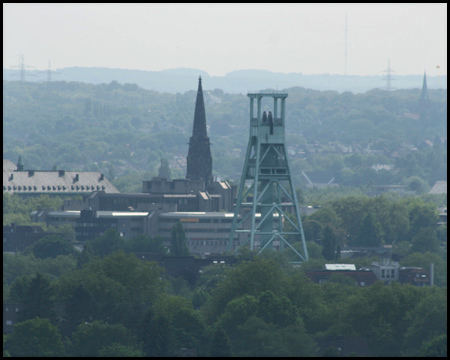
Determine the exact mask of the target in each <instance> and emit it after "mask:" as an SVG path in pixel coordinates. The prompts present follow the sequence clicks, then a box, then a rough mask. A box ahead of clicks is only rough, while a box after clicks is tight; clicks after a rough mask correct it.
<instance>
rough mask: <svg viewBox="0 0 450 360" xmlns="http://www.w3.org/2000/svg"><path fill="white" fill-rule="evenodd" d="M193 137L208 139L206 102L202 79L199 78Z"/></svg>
mask: <svg viewBox="0 0 450 360" xmlns="http://www.w3.org/2000/svg"><path fill="white" fill-rule="evenodd" d="M192 136H198V137H206V115H205V102H204V101H203V89H202V77H201V76H199V77H198V90H197V100H196V101H195V113H194V128H193V130H192Z"/></svg>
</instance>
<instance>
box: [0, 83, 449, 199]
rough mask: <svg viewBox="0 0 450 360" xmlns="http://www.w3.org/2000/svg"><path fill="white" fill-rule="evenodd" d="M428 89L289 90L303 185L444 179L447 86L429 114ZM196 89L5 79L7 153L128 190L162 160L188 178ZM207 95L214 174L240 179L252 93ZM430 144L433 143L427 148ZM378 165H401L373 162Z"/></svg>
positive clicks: (296, 167)
mask: <svg viewBox="0 0 450 360" xmlns="http://www.w3.org/2000/svg"><path fill="white" fill-rule="evenodd" d="M420 86H421V84H418V86H417V87H418V89H415V90H397V91H392V92H386V91H382V90H373V91H369V92H367V93H364V94H352V93H350V92H344V93H338V92H334V91H314V90H308V89H304V88H299V87H296V88H290V89H286V90H285V91H286V92H287V93H288V94H289V97H288V99H287V101H286V119H287V122H286V134H287V135H286V143H287V145H288V147H289V148H290V150H291V166H292V168H293V171H292V173H293V174H294V178H295V183H296V184H298V185H300V184H303V183H304V182H305V179H304V178H303V176H302V175H301V171H302V170H303V171H313V170H314V171H324V170H326V171H329V172H331V173H332V174H333V176H334V177H335V179H336V180H335V182H336V183H339V184H342V185H349V186H362V185H369V184H372V185H373V184H375V185H376V184H381V185H385V184H404V185H408V186H409V188H410V189H411V190H415V191H418V192H425V191H427V190H428V189H429V187H430V186H432V185H433V184H434V183H435V182H436V180H445V179H446V166H447V161H446V159H447V150H446V145H445V146H444V145H443V144H442V143H441V139H440V137H442V136H443V134H445V133H446V130H447V102H446V91H444V90H429V93H430V98H431V101H432V106H431V107H430V109H429V112H428V114H427V116H425V115H424V116H422V117H420V116H419V107H418V98H419V94H420V89H419V87H420ZM192 88H193V89H192V91H188V92H186V93H184V94H181V93H177V94H168V93H157V92H154V91H149V90H144V89H141V88H139V87H138V86H137V85H133V84H124V85H120V84H119V83H117V82H115V81H113V82H111V83H109V84H100V85H92V84H83V83H76V82H69V83H67V82H63V81H61V82H51V83H24V84H21V83H20V82H10V81H4V82H3V130H4V131H3V154H4V155H3V156H4V157H5V158H7V159H10V160H12V161H14V162H16V161H17V158H18V156H19V154H22V155H23V160H24V165H25V168H30V169H43V170H49V169H53V168H54V167H55V166H56V167H57V168H59V169H66V170H98V171H101V172H103V173H105V174H106V175H107V176H108V177H109V178H110V179H111V180H114V184H115V185H116V186H118V188H119V190H121V191H131V192H137V191H139V190H140V188H141V181H142V180H143V179H145V178H146V179H149V178H151V177H152V176H156V175H157V174H158V167H159V165H160V162H161V159H164V160H168V161H169V162H170V166H171V172H172V177H173V178H177V177H184V176H185V170H184V167H183V166H184V165H183V164H182V163H183V161H185V159H186V155H187V150H188V145H187V143H188V141H189V137H190V136H191V135H192V123H193V115H194V106H195V96H196V84H195V82H194V83H193V86H192ZM204 97H205V106H206V115H207V123H208V135H209V136H210V139H211V143H212V144H213V145H212V148H211V150H212V155H213V172H214V173H216V174H218V175H219V176H220V177H223V178H229V179H232V180H235V181H236V180H238V179H239V178H240V174H241V172H242V166H243V158H242V156H243V154H245V151H246V147H247V143H248V132H249V125H248V114H249V102H248V98H247V97H246V96H244V95H240V94H226V93H224V92H223V91H222V90H220V89H215V90H213V91H204ZM265 101H267V102H265ZM267 106H271V104H270V101H269V100H264V101H263V107H267ZM424 140H429V141H431V142H432V143H433V147H429V146H424V147H423V148H422V147H421V144H422V143H423V141H424ZM350 147H351V150H348V149H350ZM413 148H416V150H414V149H413ZM345 149H347V150H345ZM411 149H412V150H411ZM347 151H350V152H347ZM377 164H381V165H389V166H394V167H393V168H392V169H390V170H389V169H381V170H378V169H375V168H372V166H373V165H377Z"/></svg>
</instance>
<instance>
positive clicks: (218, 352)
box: [209, 325, 232, 357]
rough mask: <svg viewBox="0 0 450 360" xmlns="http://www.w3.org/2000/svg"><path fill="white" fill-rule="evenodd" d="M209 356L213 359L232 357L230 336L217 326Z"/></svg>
mask: <svg viewBox="0 0 450 360" xmlns="http://www.w3.org/2000/svg"><path fill="white" fill-rule="evenodd" d="M209 354H210V356H211V357H231V356H232V352H231V346H230V341H229V340H228V336H227V334H226V333H225V330H223V328H222V327H220V326H218V325H217V326H215V327H214V330H213V335H212V339H211V345H210V350H209Z"/></svg>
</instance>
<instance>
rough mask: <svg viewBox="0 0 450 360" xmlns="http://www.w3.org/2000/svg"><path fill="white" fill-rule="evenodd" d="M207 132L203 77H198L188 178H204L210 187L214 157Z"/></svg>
mask: <svg viewBox="0 0 450 360" xmlns="http://www.w3.org/2000/svg"><path fill="white" fill-rule="evenodd" d="M209 145H210V143H209V137H208V136H207V133H206V115H205V103H204V101H203V90H202V78H201V77H199V78H198V91H197V100H196V102H195V112H194V127H193V130H192V136H191V139H190V141H189V151H188V156H187V173H186V179H189V180H203V181H204V182H205V186H206V187H208V186H209V185H211V183H212V180H213V178H212V157H211V149H210V147H209Z"/></svg>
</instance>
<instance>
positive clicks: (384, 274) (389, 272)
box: [381, 269, 395, 279]
mask: <svg viewBox="0 0 450 360" xmlns="http://www.w3.org/2000/svg"><path fill="white" fill-rule="evenodd" d="M394 277H395V270H394V269H386V270H385V269H381V278H382V279H394Z"/></svg>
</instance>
